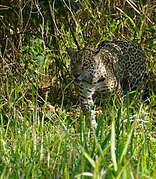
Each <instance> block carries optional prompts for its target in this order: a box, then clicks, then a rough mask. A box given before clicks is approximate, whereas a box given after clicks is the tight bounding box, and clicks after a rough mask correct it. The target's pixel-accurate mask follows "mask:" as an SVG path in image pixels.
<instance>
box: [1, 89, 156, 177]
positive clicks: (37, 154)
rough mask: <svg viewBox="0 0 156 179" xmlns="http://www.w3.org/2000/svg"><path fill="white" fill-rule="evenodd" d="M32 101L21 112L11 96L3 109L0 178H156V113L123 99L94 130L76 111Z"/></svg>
mask: <svg viewBox="0 0 156 179" xmlns="http://www.w3.org/2000/svg"><path fill="white" fill-rule="evenodd" d="M8 90H9V91H8V95H10V96H11V95H12V93H13V91H14V93H15V92H18V91H19V90H18V87H16V88H15V89H14V90H13V89H8ZM32 93H33V92H32ZM14 95H15V94H14ZM23 98H24V97H21V98H20V99H19V100H20V101H23V102H24V99H23ZM33 100H34V101H33V104H31V107H30V106H29V107H28V106H27V105H25V106H24V104H23V108H22V111H21V112H20V109H17V108H16V107H15V105H16V104H15V103H16V102H17V101H16V102H15V98H13V97H10V106H9V109H10V110H9V111H8V112H7V113H5V114H4V111H3V110H1V126H0V131H1V134H0V141H1V145H0V151H1V152H0V159H1V162H0V171H1V178H74V177H76V178H155V176H156V162H155V161H156V154H155V146H156V139H155V133H154V132H155V126H154V125H153V121H152V116H153V114H154V113H155V111H154V109H152V108H150V107H149V106H147V105H146V104H142V103H140V104H135V105H134V104H133V105H131V104H128V99H125V104H124V103H123V105H121V104H118V106H115V105H114V106H112V107H110V106H109V107H108V108H107V109H105V110H104V111H103V112H102V114H101V116H100V117H99V118H98V124H99V125H98V127H97V129H96V130H95V129H92V128H91V127H90V126H89V125H88V123H87V122H86V121H85V119H84V116H83V115H82V114H79V111H76V109H74V110H75V112H74V113H73V111H71V109H69V108H66V107H65V106H62V107H55V108H54V107H53V106H50V104H48V103H47V101H46V100H47V99H46V98H45V101H44V103H43V105H42V107H40V106H38V103H37V96H33ZM153 100H154V99H153ZM126 103H127V104H126ZM125 106H126V107H125ZM73 108H74V107H73ZM1 109H3V108H1ZM132 111H133V114H134V117H133V118H132V121H131V116H132V114H131V113H132ZM136 115H137V116H136ZM126 119H127V120H126Z"/></svg>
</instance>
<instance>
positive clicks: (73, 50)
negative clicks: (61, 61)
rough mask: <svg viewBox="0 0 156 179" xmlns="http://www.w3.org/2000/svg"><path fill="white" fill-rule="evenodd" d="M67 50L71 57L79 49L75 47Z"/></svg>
mask: <svg viewBox="0 0 156 179" xmlns="http://www.w3.org/2000/svg"><path fill="white" fill-rule="evenodd" d="M66 51H67V53H68V55H69V56H70V58H73V56H74V55H75V54H76V53H77V51H76V50H75V49H73V48H67V49H66Z"/></svg>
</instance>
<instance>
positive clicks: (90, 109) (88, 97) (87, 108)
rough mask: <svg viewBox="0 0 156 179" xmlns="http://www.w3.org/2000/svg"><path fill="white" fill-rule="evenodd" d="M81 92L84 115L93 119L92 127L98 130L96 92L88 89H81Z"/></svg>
mask: <svg viewBox="0 0 156 179" xmlns="http://www.w3.org/2000/svg"><path fill="white" fill-rule="evenodd" d="M79 92H80V103H81V107H82V110H83V113H84V114H85V115H86V116H89V118H91V120H92V122H91V123H92V126H94V127H95V128H96V127H97V122H96V115H95V104H94V101H93V94H94V92H95V90H94V89H90V88H89V89H88V88H87V89H86V88H81V87H80V89H79Z"/></svg>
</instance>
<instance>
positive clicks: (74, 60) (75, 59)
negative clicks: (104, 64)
mask: <svg viewBox="0 0 156 179" xmlns="http://www.w3.org/2000/svg"><path fill="white" fill-rule="evenodd" d="M67 52H68V55H69V56H70V69H71V73H72V78H73V80H74V81H75V83H81V82H84V81H86V82H90V83H92V77H93V75H94V73H95V59H94V56H95V54H96V50H94V49H89V48H88V49H85V50H80V51H76V50H74V49H73V48H68V49H67Z"/></svg>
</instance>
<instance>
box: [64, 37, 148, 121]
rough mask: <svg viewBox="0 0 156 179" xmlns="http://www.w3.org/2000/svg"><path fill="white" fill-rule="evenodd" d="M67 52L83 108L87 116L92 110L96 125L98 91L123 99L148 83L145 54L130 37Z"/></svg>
mask: <svg viewBox="0 0 156 179" xmlns="http://www.w3.org/2000/svg"><path fill="white" fill-rule="evenodd" d="M67 53H68V55H69V57H70V70H71V76H72V79H73V80H74V82H75V84H76V85H77V87H78V90H79V101H80V104H81V107H82V110H83V112H84V114H85V115H86V114H87V113H90V115H91V117H92V123H93V124H96V117H95V110H94V109H95V100H96V96H98V94H100V96H101V95H104V96H106V95H112V94H116V95H117V97H118V98H119V99H121V97H122V96H123V95H124V94H126V93H127V92H128V91H132V90H135V89H136V88H138V87H139V86H140V87H141V86H143V85H144V83H145V80H146V76H147V74H146V56H145V53H144V51H143V50H142V48H141V47H140V45H138V44H135V43H132V42H130V41H127V40H113V41H102V42H101V43H100V44H99V45H98V46H97V47H96V48H85V49H82V50H78V51H77V50H75V49H74V48H68V49H67Z"/></svg>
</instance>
